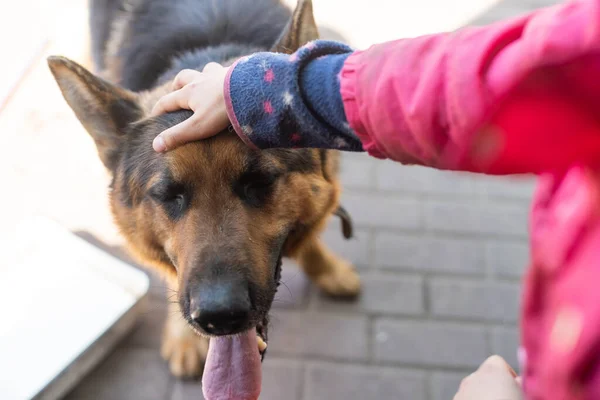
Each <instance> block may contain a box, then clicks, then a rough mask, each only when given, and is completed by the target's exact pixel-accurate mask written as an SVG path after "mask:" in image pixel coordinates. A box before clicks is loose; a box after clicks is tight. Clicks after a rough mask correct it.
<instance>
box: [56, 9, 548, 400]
mask: <svg viewBox="0 0 600 400" xmlns="http://www.w3.org/2000/svg"><path fill="white" fill-rule="evenodd" d="M548 3H550V1H549V0H506V1H503V2H501V3H500V4H498V5H497V6H496V7H494V8H493V9H491V10H490V11H489V12H487V13H486V14H484V15H482V16H481V17H480V18H478V19H477V20H476V21H474V23H476V24H483V23H488V22H491V21H493V20H496V19H498V18H504V17H507V16H509V15H515V14H518V13H520V12H524V11H527V10H529V9H532V8H534V7H536V6H542V5H545V4H548ZM78 134H80V133H78ZM342 179H343V182H344V184H345V194H344V197H343V198H344V204H345V205H346V206H347V208H348V209H349V210H350V212H351V214H352V215H353V217H354V220H355V223H356V226H357V230H356V233H357V235H356V236H357V237H356V238H355V239H354V240H352V241H350V242H346V241H343V240H342V237H341V234H340V233H339V226H338V223H339V222H338V221H334V224H333V225H332V226H331V227H330V228H329V229H328V230H327V232H325V233H324V238H325V240H326V241H327V242H328V243H329V244H330V246H331V247H332V248H333V249H335V250H336V251H338V252H339V253H340V254H343V255H344V256H345V257H346V258H348V259H350V260H351V261H353V262H354V263H355V264H356V266H357V268H358V269H359V271H360V273H361V276H362V278H363V283H364V294H363V296H362V297H361V298H360V299H359V300H358V301H357V302H353V303H340V302H333V301H331V300H329V299H327V298H325V297H323V296H321V295H320V294H319V293H317V292H316V291H315V290H314V288H313V287H311V285H310V284H309V283H308V282H307V280H306V278H305V277H304V276H303V275H302V273H301V272H300V271H299V270H298V269H297V268H296V267H295V266H294V265H293V264H291V263H286V265H285V267H284V275H283V282H284V283H285V285H284V286H282V287H281V290H280V293H279V294H278V298H277V300H276V302H275V304H274V310H273V317H272V327H271V331H270V339H271V341H270V344H269V349H270V352H269V357H268V358H267V359H266V361H265V363H264V365H263V367H264V390H263V394H262V396H261V399H265V400H271V399H277V400H281V399H285V400H313V399H327V400H338V399H340V400H341V399H365V398H378V399H411V400H442V399H445V400H449V399H452V396H453V394H454V392H455V391H456V388H457V386H458V383H459V382H460V379H461V378H462V377H463V376H464V375H465V374H467V373H469V372H471V370H472V369H473V368H474V367H475V366H477V365H478V364H479V363H480V362H481V361H482V360H483V359H484V358H485V357H486V356H487V355H489V354H491V353H499V354H501V355H503V356H504V357H506V358H507V360H508V361H509V362H510V363H511V364H512V365H513V366H515V367H516V360H515V358H516V357H515V351H516V347H517V343H518V337H517V328H516V317H517V308H518V302H519V290H520V284H519V280H520V278H521V276H522V272H523V266H524V264H525V262H526V259H527V246H526V239H527V237H526V213H527V208H528V201H529V199H530V196H531V192H532V182H531V180H528V179H511V180H508V179H491V178H481V177H476V176H470V175H465V174H450V173H442V172H437V171H432V170H427V169H424V168H419V167H402V166H399V165H396V164H393V163H390V162H379V161H375V160H372V159H369V158H368V157H366V156H364V155H346V156H345V157H344V160H343V172H342ZM82 215H83V214H82ZM111 251H116V252H119V249H111ZM162 286H163V285H162V284H161V283H160V282H158V281H156V280H154V281H153V287H152V293H151V301H150V308H149V310H148V312H147V313H146V314H145V315H144V316H143V318H142V319H141V321H140V322H139V324H138V327H137V328H136V330H135V331H134V332H133V333H132V334H131V335H130V336H129V337H128V338H127V339H126V340H125V341H124V342H123V343H122V344H121V345H120V346H119V347H118V348H117V349H116V350H115V351H114V352H113V353H112V355H111V356H110V357H109V358H108V359H107V360H106V361H104V362H103V363H102V364H101V365H100V366H99V367H98V368H97V369H96V370H95V371H93V372H92V373H91V374H90V375H89V376H88V377H87V378H86V379H85V380H84V381H83V382H82V383H81V384H80V385H79V386H78V387H77V388H76V389H75V390H74V391H73V392H72V393H71V394H70V395H69V396H68V397H67V398H68V399H69V400H75V399H76V400H81V399H93V400H103V399H106V400H129V399H132V400H138V399H139V400H146V399H160V400H162V399H168V400H180V399H201V398H202V396H201V389H200V385H199V384H198V383H197V382H181V381H176V380H175V379H173V378H172V377H171V376H170V375H169V373H168V370H167V367H166V365H165V363H164V362H163V361H162V360H161V359H160V356H159V353H158V347H159V342H160V334H161V332H160V330H161V327H162V320H163V319H164V317H165V314H166V306H165V302H164V298H163V293H162V292H163V290H162Z"/></svg>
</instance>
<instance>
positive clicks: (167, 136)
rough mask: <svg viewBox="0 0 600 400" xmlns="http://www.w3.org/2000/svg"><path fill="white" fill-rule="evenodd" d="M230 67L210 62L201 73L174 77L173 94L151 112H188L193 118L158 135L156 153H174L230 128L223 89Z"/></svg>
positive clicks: (164, 97)
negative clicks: (191, 113)
mask: <svg viewBox="0 0 600 400" xmlns="http://www.w3.org/2000/svg"><path fill="white" fill-rule="evenodd" d="M227 70H228V68H225V67H223V66H221V65H219V64H217V63H209V64H207V65H206V66H205V67H204V70H203V71H202V72H198V71H194V70H191V69H185V70H183V71H181V72H180V73H179V74H177V76H176V77H175V80H174V81H173V92H171V93H169V94H167V95H165V96H163V97H162V98H161V99H160V100H158V102H157V103H156V105H155V106H154V109H153V110H152V115H153V116H156V115H159V114H163V113H166V112H171V111H176V110H180V109H188V110H192V111H193V112H194V115H193V116H191V117H190V118H188V119H187V120H185V121H183V122H182V123H180V124H178V125H175V126H173V127H171V128H169V129H167V130H165V131H164V132H162V133H161V134H160V135H158V136H157V137H156V138H155V139H154V142H153V143H152V147H154V150H156V151H157V152H164V151H168V150H173V149H174V148H176V147H178V146H181V145H182V144H185V143H187V142H192V141H194V140H199V139H205V138H207V137H211V136H214V135H216V134H217V133H219V132H221V131H222V130H223V129H225V128H227V126H228V125H229V118H228V117H227V110H226V106H225V98H224V96H223V90H224V89H223V87H224V84H225V76H226V75H227Z"/></svg>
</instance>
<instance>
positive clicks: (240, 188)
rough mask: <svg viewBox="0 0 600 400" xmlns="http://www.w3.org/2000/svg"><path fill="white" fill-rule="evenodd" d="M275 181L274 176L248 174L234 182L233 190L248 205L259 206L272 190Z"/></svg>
mask: <svg viewBox="0 0 600 400" xmlns="http://www.w3.org/2000/svg"><path fill="white" fill-rule="evenodd" d="M275 181H276V177H275V176H264V175H257V174H248V175H245V176H243V177H242V178H241V179H240V180H239V181H238V182H237V183H236V184H235V186H234V192H235V193H236V194H237V195H238V197H239V198H240V199H242V200H243V201H244V202H245V203H246V204H248V205H249V206H251V207H260V206H261V205H263V204H264V203H265V202H266V201H267V200H268V198H269V196H270V195H271V193H272V192H273V186H274V184H275Z"/></svg>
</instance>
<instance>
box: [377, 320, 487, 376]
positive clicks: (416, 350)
mask: <svg viewBox="0 0 600 400" xmlns="http://www.w3.org/2000/svg"><path fill="white" fill-rule="evenodd" d="M374 334H375V340H374V342H375V361H377V362H386V363H402V364H410V365H419V366H448V367H475V366H478V365H479V363H481V361H482V360H484V359H485V357H486V355H487V341H486V334H485V328H484V327H482V326H473V325H469V324H454V323H445V322H430V321H398V320H390V319H380V320H378V321H376V323H375V327H374Z"/></svg>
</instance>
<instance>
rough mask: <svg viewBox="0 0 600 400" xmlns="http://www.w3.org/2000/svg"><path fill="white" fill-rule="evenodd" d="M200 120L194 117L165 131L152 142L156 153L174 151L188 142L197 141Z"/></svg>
mask: <svg viewBox="0 0 600 400" xmlns="http://www.w3.org/2000/svg"><path fill="white" fill-rule="evenodd" d="M198 120H199V118H196V116H195V115H192V116H191V117H190V118H188V119H186V120H185V121H183V122H181V123H179V124H177V125H175V126H172V127H171V128H169V129H167V130H165V131H163V132H162V133H161V134H160V135H158V136H157V137H155V138H154V141H153V142H152V147H153V148H154V151H156V152H159V153H163V152H165V151H169V150H173V149H175V148H177V147H179V146H181V145H182V144H184V143H186V142H189V141H192V140H195V136H197V133H198Z"/></svg>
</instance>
